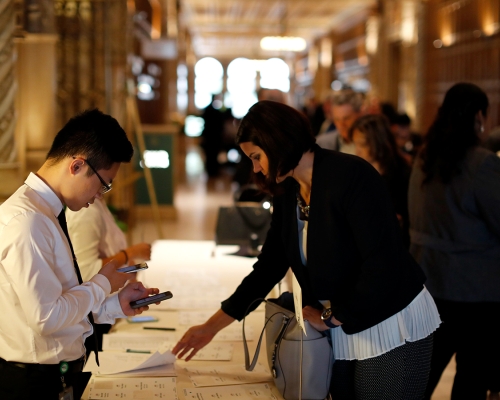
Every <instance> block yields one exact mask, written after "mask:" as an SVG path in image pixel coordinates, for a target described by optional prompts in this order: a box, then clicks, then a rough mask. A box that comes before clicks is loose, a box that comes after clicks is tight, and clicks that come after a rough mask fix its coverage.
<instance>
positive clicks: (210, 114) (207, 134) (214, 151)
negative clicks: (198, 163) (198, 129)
mask: <svg viewBox="0 0 500 400" xmlns="http://www.w3.org/2000/svg"><path fill="white" fill-rule="evenodd" d="M222 105H223V103H222V97H221V95H220V94H218V95H213V96H212V101H211V102H210V104H209V105H208V106H207V107H205V109H204V110H203V113H202V114H201V117H202V118H203V121H204V122H205V125H204V127H203V131H202V133H201V148H202V149H203V151H204V153H205V170H206V172H207V174H208V176H209V177H215V176H217V175H219V167H220V164H219V160H218V156H219V152H220V151H221V150H222V139H223V138H222V135H223V130H224V114H223V113H222V111H221V108H222Z"/></svg>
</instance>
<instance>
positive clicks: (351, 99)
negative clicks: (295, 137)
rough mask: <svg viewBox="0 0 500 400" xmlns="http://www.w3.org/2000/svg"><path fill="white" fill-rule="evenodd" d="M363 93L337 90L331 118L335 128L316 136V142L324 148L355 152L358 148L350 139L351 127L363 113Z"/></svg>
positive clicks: (333, 99)
mask: <svg viewBox="0 0 500 400" xmlns="http://www.w3.org/2000/svg"><path fill="white" fill-rule="evenodd" d="M362 106H363V95H362V94H361V93H357V92H355V91H354V90H351V89H346V90H342V91H339V92H335V93H334V94H333V96H332V102H331V120H332V121H333V123H334V124H335V128H336V129H335V130H334V131H331V132H325V133H322V134H320V135H318V136H317V137H316V143H317V144H318V145H319V146H320V147H323V148H324V149H330V150H337V151H340V152H342V153H348V154H354V153H355V152H356V149H355V147H354V144H353V143H352V142H351V140H350V139H349V129H350V128H351V126H352V124H353V123H354V121H356V120H357V119H358V118H359V117H360V116H361V115H362Z"/></svg>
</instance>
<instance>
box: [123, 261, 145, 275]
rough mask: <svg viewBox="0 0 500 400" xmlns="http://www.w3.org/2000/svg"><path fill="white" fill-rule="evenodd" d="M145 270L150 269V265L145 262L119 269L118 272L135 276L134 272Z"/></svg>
mask: <svg viewBox="0 0 500 400" xmlns="http://www.w3.org/2000/svg"><path fill="white" fill-rule="evenodd" d="M143 269H148V264H147V263H145V262H143V263H140V264H135V265H127V266H126V267H121V268H117V269H116V270H117V271H118V272H123V273H125V274H133V273H134V272H138V271H142V270H143Z"/></svg>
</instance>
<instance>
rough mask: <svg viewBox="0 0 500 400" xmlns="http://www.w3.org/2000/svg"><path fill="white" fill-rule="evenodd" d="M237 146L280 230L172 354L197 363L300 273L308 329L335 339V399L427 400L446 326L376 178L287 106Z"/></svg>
mask: <svg viewBox="0 0 500 400" xmlns="http://www.w3.org/2000/svg"><path fill="white" fill-rule="evenodd" d="M237 141H238V144H239V145H240V147H241V149H242V150H243V152H244V153H245V154H246V155H247V156H248V157H249V158H250V160H251V161H252V163H253V168H254V172H255V173H256V181H257V183H258V184H259V185H260V186H261V187H262V188H263V189H265V190H267V191H269V192H271V193H272V194H273V195H274V202H273V204H274V211H273V216H272V223H271V228H270V230H269V232H268V234H267V237H266V241H265V243H264V245H263V247H262V253H261V254H260V256H259V257H258V261H257V262H256V263H255V265H254V270H253V271H252V272H251V273H250V274H249V275H248V276H247V277H246V278H245V279H244V280H243V281H242V282H241V284H240V285H239V286H238V288H237V289H236V291H235V292H234V294H233V295H232V296H231V297H229V298H228V299H227V300H225V301H223V302H222V306H221V309H220V310H219V311H218V312H216V313H215V314H214V315H213V316H212V317H211V318H210V319H209V320H208V321H207V322H206V323H204V324H203V325H199V326H195V327H192V328H191V329H190V330H188V332H186V334H185V335H184V337H183V338H182V339H181V340H180V341H179V343H178V344H177V345H176V346H175V347H174V349H173V352H174V353H175V354H178V356H179V357H183V356H184V355H186V354H187V357H186V359H187V360H189V359H190V358H191V357H192V356H193V355H194V354H196V352H197V351H198V350H199V349H200V348H202V347H203V346H205V345H206V344H207V343H208V342H210V340H212V338H213V337H214V336H215V334H216V333H217V332H218V331H220V330H221V329H223V328H224V327H226V326H227V325H229V324H230V323H231V322H232V321H234V320H235V319H238V320H241V319H242V318H243V317H244V316H245V312H246V310H247V308H248V306H249V305H250V304H251V303H252V302H253V301H254V300H255V299H257V298H263V297H265V296H266V295H267V294H268V293H269V292H270V291H271V289H272V288H273V287H274V286H275V285H276V284H277V283H278V282H279V281H280V280H281V279H282V278H283V277H284V276H285V274H286V272H287V270H288V268H289V267H291V268H292V270H293V273H294V275H295V276H296V278H297V280H298V282H299V284H300V287H301V290H302V298H303V303H304V304H303V305H304V308H303V314H304V318H306V319H307V320H308V321H309V322H310V323H311V325H313V326H314V327H315V328H316V329H317V330H319V331H328V332H329V333H330V334H331V337H332V347H333V352H334V357H335V359H336V362H335V364H334V367H333V377H332V386H331V391H332V394H333V396H334V398H336V399H344V398H345V399H350V398H356V399H365V398H377V399H392V398H394V399H410V398H412V399H413V398H420V397H422V395H423V393H424V390H425V386H426V383H427V376H428V373H429V364H430V355H431V351H432V332H433V331H434V330H435V329H436V328H437V326H438V325H439V322H440V321H439V316H438V315H437V311H436V308H435V305H434V302H433V300H432V297H431V296H430V294H429V293H428V292H427V290H426V289H425V288H424V286H423V283H424V280H425V276H424V274H423V273H422V271H421V269H420V267H419V266H418V265H417V264H416V262H415V261H414V260H413V259H412V257H411V256H410V255H409V253H408V251H407V250H406V249H405V247H404V245H403V242H402V239H401V234H400V229H399V224H398V221H397V218H396V213H395V212H394V209H393V207H392V203H391V200H390V197H389V194H388V192H387V189H386V188H385V186H384V183H383V181H382V179H381V177H380V175H379V174H378V172H377V171H376V170H375V169H374V168H373V167H372V166H371V165H369V164H368V163H367V162H365V161H364V160H362V159H360V158H358V157H355V156H350V155H345V154H341V153H338V152H335V151H330V150H324V149H321V148H320V147H319V146H317V145H316V144H315V140H314V137H313V135H312V133H311V128H310V126H309V122H308V121H307V119H306V117H305V116H304V115H302V114H301V113H299V112H298V111H296V110H295V109H293V108H291V107H288V106H286V105H284V104H281V103H276V102H271V101H261V102H259V103H257V104H256V105H254V106H253V107H252V108H251V109H250V110H249V112H248V114H247V115H246V116H245V117H244V118H243V120H242V122H241V124H240V127H239V130H238V135H237ZM370 396H371V397H370ZM373 396H374V397H373Z"/></svg>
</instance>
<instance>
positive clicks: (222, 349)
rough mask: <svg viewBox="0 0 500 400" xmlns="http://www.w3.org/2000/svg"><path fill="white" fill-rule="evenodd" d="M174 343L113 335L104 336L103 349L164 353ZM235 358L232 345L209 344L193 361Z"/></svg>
mask: <svg viewBox="0 0 500 400" xmlns="http://www.w3.org/2000/svg"><path fill="white" fill-rule="evenodd" d="M175 343H176V342H174V341H169V340H168V338H165V337H163V336H153V335H150V336H147V337H144V335H141V334H126V335H125V334H111V335H104V337H103V344H102V348H103V350H104V351H105V352H107V351H120V352H129V353H138V354H140V353H144V354H148V353H152V352H154V351H157V350H158V351H160V352H164V351H165V350H171V349H172V348H173V347H174V346H175ZM232 357H233V345H232V343H217V342H215V343H214V342H213V343H209V344H208V345H207V346H205V347H204V348H202V349H201V350H199V351H198V353H196V355H195V356H194V357H193V360H198V361H200V360H205V361H216V360H218V361H229V360H231V359H232Z"/></svg>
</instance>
